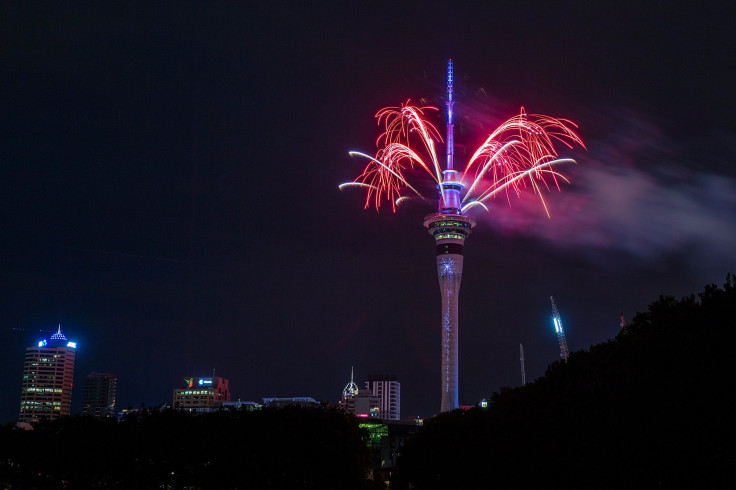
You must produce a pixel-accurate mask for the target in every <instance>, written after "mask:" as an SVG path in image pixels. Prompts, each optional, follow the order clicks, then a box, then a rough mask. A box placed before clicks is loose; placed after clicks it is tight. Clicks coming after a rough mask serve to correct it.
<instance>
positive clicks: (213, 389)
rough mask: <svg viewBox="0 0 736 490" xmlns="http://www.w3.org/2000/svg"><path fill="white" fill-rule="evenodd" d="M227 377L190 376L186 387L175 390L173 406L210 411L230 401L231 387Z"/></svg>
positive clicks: (182, 408) (197, 410) (185, 381)
mask: <svg viewBox="0 0 736 490" xmlns="http://www.w3.org/2000/svg"><path fill="white" fill-rule="evenodd" d="M228 385H229V383H228V380H226V379H225V378H216V377H212V378H189V379H185V380H184V387H182V388H177V389H175V390H174V402H173V407H174V408H176V409H180V410H188V411H190V412H209V411H211V410H213V409H217V408H219V407H221V406H222V403H223V402H229V401H230V389H229V388H228Z"/></svg>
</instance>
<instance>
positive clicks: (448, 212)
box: [340, 60, 584, 412]
mask: <svg viewBox="0 0 736 490" xmlns="http://www.w3.org/2000/svg"><path fill="white" fill-rule="evenodd" d="M452 88H453V76H452V60H449V61H448V62H447V139H446V148H447V152H446V154H447V162H446V165H442V164H441V162H440V156H441V153H439V152H438V151H437V148H438V146H437V143H438V142H442V135H441V133H440V131H439V129H438V128H437V127H435V126H434V124H432V122H431V121H430V120H429V119H428V118H427V114H428V113H429V112H430V111H435V110H437V108H436V107H431V106H424V107H419V106H414V105H411V104H410V103H409V101H407V102H406V103H404V104H401V105H400V106H399V107H384V108H383V109H381V110H379V111H378V112H377V113H376V115H375V117H376V120H377V123H378V125H379V126H382V127H383V133H382V134H381V135H380V136H379V137H378V139H377V140H376V146H377V147H378V150H377V151H376V155H375V156H371V155H368V154H365V153H362V152H359V151H351V152H349V154H350V155H351V156H353V157H360V158H363V159H365V160H367V164H366V166H365V168H364V169H363V172H362V173H361V174H360V175H358V177H356V178H355V180H353V181H352V182H345V183H342V184H340V189H344V188H346V187H359V188H363V189H365V190H366V198H365V207H366V208H367V207H369V206H370V205H371V203H373V204H374V205H375V207H376V210H379V209H380V207H381V203H382V202H383V201H388V202H390V203H391V208H392V209H393V211H394V212H396V208H397V206H400V205H402V203H404V202H406V201H408V200H418V201H420V202H423V203H432V204H433V203H434V197H432V198H429V197H426V196H424V195H423V194H422V193H421V192H420V191H419V189H421V188H423V187H424V186H417V187H419V189H418V188H417V187H415V186H414V185H413V184H412V183H411V182H410V180H413V179H414V177H417V176H418V175H423V176H424V178H425V179H426V177H427V176H430V177H431V178H432V182H433V184H434V185H435V186H436V189H437V191H438V194H439V206H438V209H437V211H436V212H434V213H433V214H429V215H427V216H425V217H424V226H425V227H426V228H427V230H428V231H429V233H430V234H431V235H432V236H433V237H434V239H435V244H436V247H437V248H436V265H437V278H438V279H439V283H440V295H441V298H442V321H441V326H442V329H441V333H442V383H441V386H442V406H441V410H442V411H443V412H446V411H448V410H454V409H456V408H458V406H459V405H458V383H457V377H458V372H457V368H458V365H457V363H458V351H457V350H458V337H457V336H458V309H457V305H458V295H459V294H460V281H461V280H462V275H463V245H464V243H465V239H466V238H467V237H468V236H470V233H471V230H472V228H473V227H474V226H475V222H474V221H473V220H472V219H470V218H469V217H468V215H467V213H468V210H470V209H472V208H474V207H477V208H478V209H477V210H476V211H480V210H485V211H490V210H489V208H488V206H487V205H486V202H487V201H488V200H489V199H491V198H493V197H495V196H499V195H505V197H506V200H509V204H510V197H511V196H513V195H516V196H520V195H521V192H522V190H523V189H525V188H528V189H531V190H532V191H533V192H534V194H536V195H537V196H538V197H539V200H540V202H541V203H542V205H543V207H544V209H545V211H547V215H549V210H548V209H547V206H546V204H545V202H544V199H543V198H542V194H541V192H542V190H543V189H551V188H554V187H556V188H559V184H560V182H567V179H566V178H565V177H564V176H563V175H562V174H560V173H559V172H558V171H557V170H553V169H552V167H553V166H556V165H559V164H561V163H565V162H573V160H571V159H569V158H557V155H558V153H557V150H556V149H555V146H554V145H555V143H556V142H557V143H562V144H564V145H566V146H567V147H569V148H572V147H573V145H575V144H579V145H580V146H583V147H584V145H583V141H582V140H581V139H580V137H579V136H578V135H577V134H576V133H575V131H574V128H575V123H573V122H572V121H568V120H566V119H555V118H553V117H549V116H545V115H542V114H527V113H526V111H525V110H524V108H522V109H521V111H520V112H519V115H518V116H514V117H512V118H510V119H508V120H507V121H506V122H504V123H502V124H501V125H500V126H499V127H498V128H496V129H495V130H494V131H493V132H492V133H490V134H489V135H488V136H487V137H486V139H485V141H484V142H483V144H481V145H480V146H479V147H478V149H477V150H475V152H474V153H473V156H472V157H470V158H469V159H468V161H467V162H464V165H462V167H463V169H462V172H461V173H458V171H457V170H456V169H455V161H454V156H455V141H454V139H455V138H454V136H455V135H454V125H453V104H454V100H453V92H452ZM463 183H465V184H466V185H463ZM430 188H431V187H430Z"/></svg>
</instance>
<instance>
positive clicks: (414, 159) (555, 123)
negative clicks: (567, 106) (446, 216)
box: [340, 101, 585, 214]
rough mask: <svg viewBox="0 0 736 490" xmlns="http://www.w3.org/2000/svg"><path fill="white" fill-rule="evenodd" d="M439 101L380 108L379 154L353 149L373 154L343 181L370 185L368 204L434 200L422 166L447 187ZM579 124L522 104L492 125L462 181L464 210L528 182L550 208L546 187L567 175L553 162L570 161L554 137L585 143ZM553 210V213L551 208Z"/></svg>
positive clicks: (519, 189) (358, 154)
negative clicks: (436, 118) (423, 188)
mask: <svg viewBox="0 0 736 490" xmlns="http://www.w3.org/2000/svg"><path fill="white" fill-rule="evenodd" d="M432 111H437V108H436V107H431V106H423V107H417V106H413V105H411V103H410V101H407V102H406V103H404V104H402V105H401V106H399V107H386V108H384V109H381V110H380V111H378V112H377V113H376V116H375V117H376V120H377V121H378V124H379V125H380V126H382V127H383V132H382V133H381V135H380V136H379V137H378V140H377V141H376V145H377V147H378V151H377V152H376V154H375V156H370V155H367V154H365V153H361V152H357V151H351V152H350V155H351V156H355V157H360V158H364V159H366V160H368V163H367V165H366V166H365V168H364V169H363V172H362V173H361V174H360V175H359V176H358V177H357V178H356V179H355V180H354V181H353V182H347V183H344V184H342V185H341V186H340V188H345V187H349V186H358V187H364V188H366V189H367V193H366V200H365V207H366V208H368V207H370V206H371V205H373V206H374V207H375V208H376V209H377V210H378V209H380V207H381V205H382V204H384V202H390V203H391V206H392V209H393V210H394V211H396V207H397V206H398V205H399V204H401V203H402V202H405V201H406V200H408V199H419V200H422V201H425V202H433V201H434V200H433V199H429V198H428V197H427V196H425V195H423V194H422V193H421V192H420V191H419V190H417V187H418V183H416V184H415V185H412V183H411V182H410V174H411V177H416V172H409V171H410V170H413V169H419V170H420V171H422V172H420V173H423V174H424V175H425V177H426V176H427V175H428V176H429V177H430V178H431V179H432V180H433V181H434V183H435V185H436V186H437V187H438V188H439V190H440V192H441V191H442V186H443V178H442V168H441V166H440V163H439V160H438V157H437V146H438V144H442V143H444V141H443V140H442V136H441V134H440V132H439V131H438V130H437V128H436V127H435V126H434V125H433V124H432V123H431V122H429V121H428V120H427V113H429V112H432ZM576 129H577V125H576V124H575V123H573V122H572V121H569V120H566V119H557V118H553V117H549V116H544V115H539V114H527V113H526V112H525V111H524V109H523V108H522V109H521V111H520V113H519V115H517V116H514V117H512V118H511V119H509V120H507V121H506V122H504V123H503V124H501V125H500V126H499V127H498V128H497V129H496V130H495V131H493V132H492V133H491V134H490V135H489V136H488V137H487V138H486V140H485V141H484V142H483V144H481V145H480V146H479V147H478V149H477V150H476V151H475V153H474V154H473V156H472V157H471V158H470V159H469V160H468V162H467V165H466V166H465V169H464V170H463V172H462V174H461V177H460V183H462V184H463V187H464V189H466V190H465V192H464V194H463V196H462V207H461V208H460V211H461V212H463V213H464V212H466V211H467V210H469V209H471V208H473V207H475V206H479V207H482V208H484V209H487V207H486V205H485V203H486V201H487V200H488V199H490V198H492V197H495V196H498V195H499V194H502V195H504V196H505V197H506V198H507V201H508V202H509V203H510V197H511V195H516V196H520V195H521V192H522V190H523V189H525V188H530V189H531V190H532V191H533V193H534V194H536V195H537V196H538V197H539V199H540V201H541V203H542V205H543V206H544V208H545V212H547V206H546V204H545V202H544V198H543V195H542V192H541V191H542V189H547V190H549V189H550V188H551V187H555V188H557V189H559V181H560V180H562V181H565V182H567V179H566V178H565V177H564V176H563V175H562V174H560V173H559V172H557V171H556V170H555V169H553V168H552V167H554V166H556V165H558V164H560V163H566V162H574V161H573V160H571V159H569V158H559V157H558V152H557V149H556V148H555V143H559V144H562V145H564V146H566V147H567V148H573V146H574V145H576V144H577V145H580V146H581V147H583V148H585V145H584V144H583V141H582V139H581V138H580V136H578V135H577V134H576V132H575V130H576ZM547 214H549V213H547Z"/></svg>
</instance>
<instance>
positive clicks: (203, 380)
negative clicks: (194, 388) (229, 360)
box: [199, 378, 212, 386]
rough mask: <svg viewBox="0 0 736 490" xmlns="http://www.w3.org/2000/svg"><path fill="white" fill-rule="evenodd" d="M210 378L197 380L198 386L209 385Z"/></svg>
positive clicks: (210, 382)
mask: <svg viewBox="0 0 736 490" xmlns="http://www.w3.org/2000/svg"><path fill="white" fill-rule="evenodd" d="M211 384H212V378H199V386H204V385H211Z"/></svg>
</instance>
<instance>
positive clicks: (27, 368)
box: [18, 325, 77, 423]
mask: <svg viewBox="0 0 736 490" xmlns="http://www.w3.org/2000/svg"><path fill="white" fill-rule="evenodd" d="M76 349H77V344H76V342H72V341H69V340H67V338H66V337H65V336H64V334H63V333H61V325H60V326H59V330H58V331H57V332H56V333H55V334H53V335H52V336H51V338H49V339H48V340H47V339H44V340H42V341H40V342H39V343H38V344H37V345H35V346H33V347H28V348H27V349H26V358H25V365H24V367H23V384H22V388H21V394H20V415H19V417H18V421H19V422H21V423H31V422H38V421H40V420H54V419H58V418H59V417H62V416H64V415H69V413H70V411H71V404H72V386H73V384H74V358H75V355H76Z"/></svg>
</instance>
